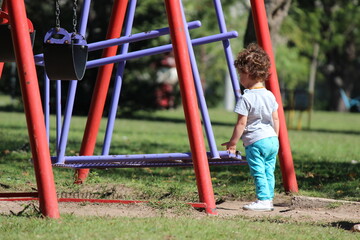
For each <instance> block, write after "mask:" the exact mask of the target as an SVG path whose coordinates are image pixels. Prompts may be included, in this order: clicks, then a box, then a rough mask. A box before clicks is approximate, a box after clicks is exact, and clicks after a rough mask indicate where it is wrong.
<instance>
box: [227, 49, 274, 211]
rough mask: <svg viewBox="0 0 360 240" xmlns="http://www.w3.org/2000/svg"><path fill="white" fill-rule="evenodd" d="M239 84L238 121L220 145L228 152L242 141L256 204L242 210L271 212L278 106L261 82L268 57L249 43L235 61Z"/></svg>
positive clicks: (267, 69)
mask: <svg viewBox="0 0 360 240" xmlns="http://www.w3.org/2000/svg"><path fill="white" fill-rule="evenodd" d="M235 67H236V69H237V71H238V73H239V75H240V82H241V85H242V86H243V87H244V88H246V89H245V90H244V94H243V95H242V96H241V97H240V99H239V100H238V102H237V103H236V106H235V112H236V113H237V114H238V120H237V122H236V124H235V127H234V130H233V134H232V136H231V138H230V140H229V141H228V142H226V143H223V144H222V146H226V149H227V150H228V151H229V152H230V153H235V152H236V144H237V142H238V141H239V140H240V138H241V140H242V141H243V144H244V147H245V153H246V159H247V161H248V164H249V167H250V173H251V175H252V176H253V177H254V181H255V187H256V197H257V201H255V202H253V203H250V204H248V205H245V206H244V207H243V209H245V210H253V211H272V210H274V207H273V202H272V200H273V198H274V188H275V178H274V171H275V164H276V156H277V153H278V150H279V140H278V134H279V118H278V112H277V108H278V104H277V102H276V100H275V96H274V95H273V94H272V93H271V92H270V91H268V90H267V89H266V88H265V86H264V82H265V81H267V80H268V79H269V76H270V75H269V69H270V58H269V56H268V55H267V53H266V52H265V51H264V50H263V49H262V48H261V47H260V46H258V45H257V44H254V43H252V44H250V45H249V46H248V47H247V48H246V49H244V50H243V51H241V52H240V53H239V54H238V56H237V59H236V60H235Z"/></svg>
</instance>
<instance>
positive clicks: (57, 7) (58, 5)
mask: <svg viewBox="0 0 360 240" xmlns="http://www.w3.org/2000/svg"><path fill="white" fill-rule="evenodd" d="M55 16H56V20H55V26H56V28H57V29H59V28H60V4H59V0H56V1H55Z"/></svg>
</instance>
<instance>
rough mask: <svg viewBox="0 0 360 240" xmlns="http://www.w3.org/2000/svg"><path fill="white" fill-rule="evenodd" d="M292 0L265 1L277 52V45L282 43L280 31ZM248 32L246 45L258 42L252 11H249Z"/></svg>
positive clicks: (245, 39) (245, 38)
mask: <svg viewBox="0 0 360 240" xmlns="http://www.w3.org/2000/svg"><path fill="white" fill-rule="evenodd" d="M290 5H291V0H265V8H266V15H267V19H268V23H269V29H270V35H271V41H272V45H273V49H274V51H275V48H276V45H277V43H279V42H280V41H281V37H280V35H279V31H280V28H281V24H282V22H283V20H284V18H285V17H286V16H287V15H288V12H289V8H290ZM249 12H250V13H249V18H248V22H247V27H246V32H245V36H244V45H245V46H247V45H248V44H249V43H252V42H256V33H255V29H254V22H253V18H252V13H251V9H250V11H249Z"/></svg>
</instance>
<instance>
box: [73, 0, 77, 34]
mask: <svg viewBox="0 0 360 240" xmlns="http://www.w3.org/2000/svg"><path fill="white" fill-rule="evenodd" d="M76 9H77V0H74V6H73V13H74V14H73V27H74V33H76V32H77V30H76V25H77V15H76Z"/></svg>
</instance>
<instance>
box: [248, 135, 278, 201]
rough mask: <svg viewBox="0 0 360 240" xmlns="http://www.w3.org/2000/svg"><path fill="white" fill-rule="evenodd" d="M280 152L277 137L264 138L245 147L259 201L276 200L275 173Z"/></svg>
mask: <svg viewBox="0 0 360 240" xmlns="http://www.w3.org/2000/svg"><path fill="white" fill-rule="evenodd" d="M278 151H279V140H278V138H277V137H269V138H264V139H261V140H259V141H257V142H255V143H253V144H251V145H249V146H246V147H245V153H246V160H247V161H248V164H249V167H250V173H251V176H253V177H254V180H255V187H256V197H257V198H258V199H259V200H272V199H273V198H274V188H275V177H274V171H275V164H276V155H277V153H278Z"/></svg>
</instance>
